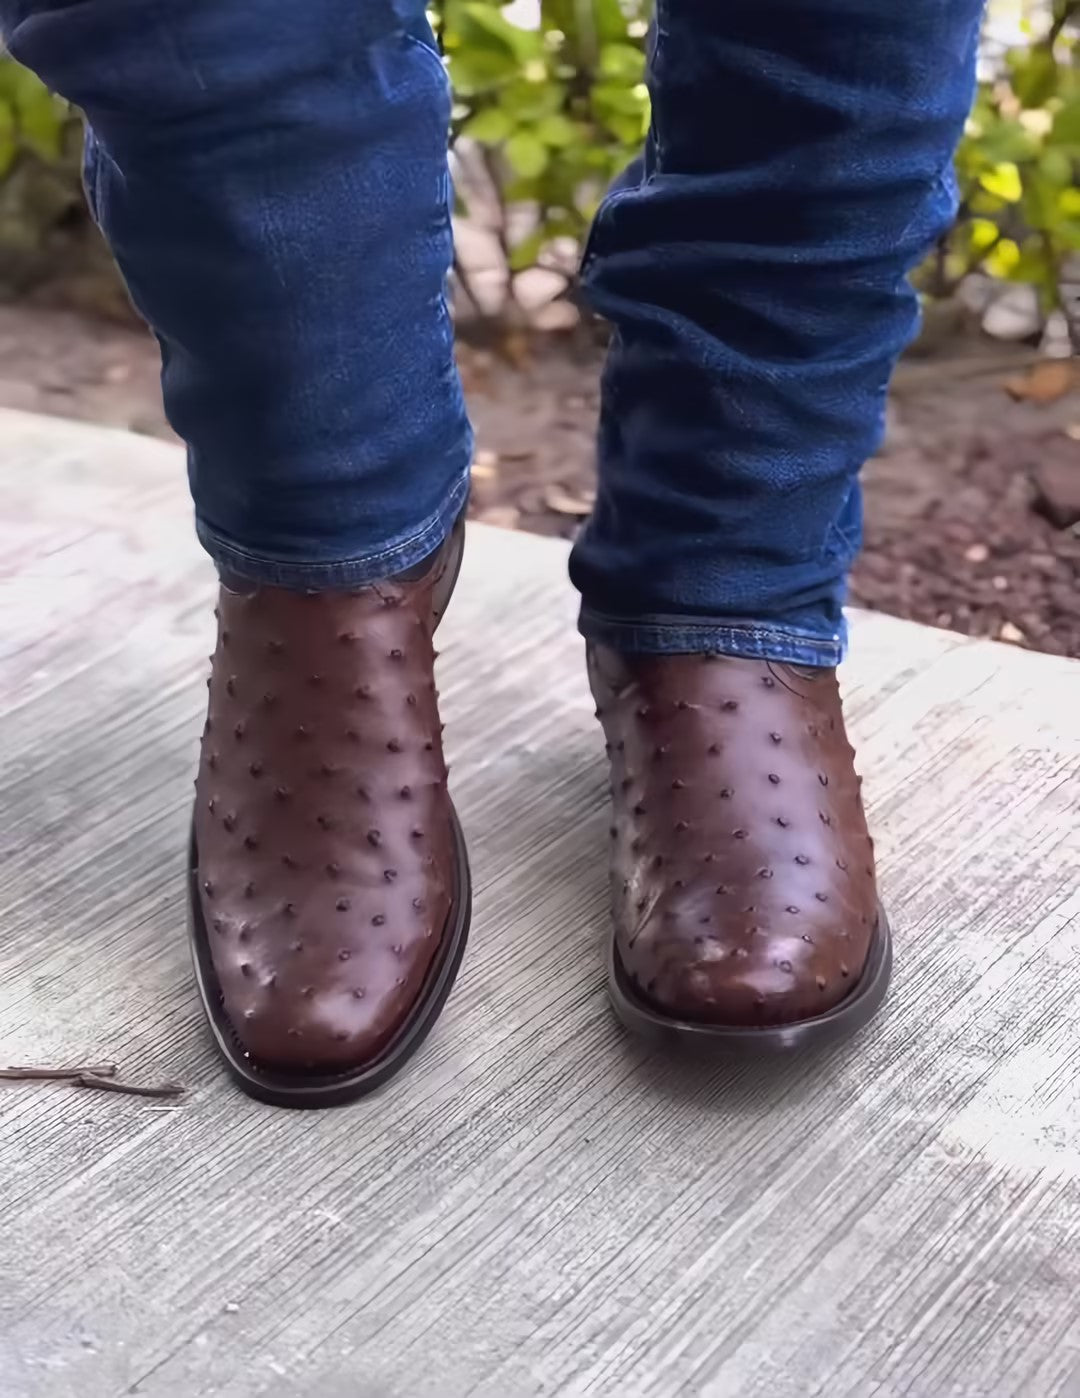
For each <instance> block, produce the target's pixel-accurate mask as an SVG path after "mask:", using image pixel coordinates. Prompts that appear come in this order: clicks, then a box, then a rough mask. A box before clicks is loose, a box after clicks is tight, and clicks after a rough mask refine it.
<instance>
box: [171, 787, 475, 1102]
mask: <svg viewBox="0 0 1080 1398" xmlns="http://www.w3.org/2000/svg"><path fill="white" fill-rule="evenodd" d="M452 820H453V838H454V851H455V864H454V867H455V890H454V899H453V902H452V903H451V905H450V915H449V917H448V919H447V922H446V925H445V927H444V928H443V935H442V938H441V940H440V942H439V950H438V952H437V953H436V957H435V960H434V961H433V962H432V964H431V967H430V968H429V970H428V973H427V976H426V977H425V979H424V984H423V986H422V987H421V990H420V994H419V995H418V996H417V999H416V1004H415V1005H414V1006H413V1009H412V1012H411V1013H410V1015H409V1017H408V1018H407V1019H406V1020H405V1022H404V1023H403V1024H402V1025H401V1027H400V1029H399V1030H398V1031H397V1033H396V1034H395V1035H394V1037H393V1038H392V1039H391V1041H390V1043H389V1044H387V1046H386V1047H385V1048H384V1049H383V1050H382V1052H381V1053H379V1054H378V1056H377V1057H375V1058H373V1059H371V1061H370V1062H368V1063H365V1064H363V1066H361V1067H358V1068H354V1069H345V1070H344V1071H342V1072H338V1073H325V1074H320V1073H315V1072H304V1071H303V1070H298V1071H296V1072H286V1071H283V1070H280V1069H277V1070H275V1069H273V1068H263V1067H260V1065H259V1064H258V1063H257V1062H256V1061H255V1060H254V1059H252V1058H251V1057H250V1055H249V1054H248V1053H247V1052H246V1051H245V1050H244V1048H243V1045H242V1044H241V1042H240V1039H239V1037H238V1036H237V1033H236V1030H235V1029H234V1028H233V1025H232V1021H231V1020H230V1019H229V1017H228V1015H227V1014H226V1013H225V1002H224V997H223V995H222V993H221V988H220V985H219V983H218V979H217V975H216V973H215V971H214V964H213V958H212V956H211V953H210V939H209V937H208V935H207V930H206V923H205V921H204V919H203V913H202V900H201V899H200V897H199V879H198V867H199V860H198V850H197V849H196V846H195V834H194V829H193V830H192V835H191V844H190V847H189V854H188V933H189V936H190V940H191V954H192V960H193V962H194V966H195V983H196V985H197V987H198V990H199V996H200V999H201V1000H202V1006H203V1010H204V1012H205V1014H206V1018H207V1022H208V1023H209V1025H210V1030H211V1033H212V1035H213V1038H214V1044H215V1047H216V1048H217V1051H218V1053H219V1054H220V1056H221V1058H222V1059H223V1060H224V1062H225V1066H226V1068H227V1069H228V1070H229V1073H230V1075H231V1076H232V1078H233V1079H234V1081H235V1082H236V1083H237V1084H238V1085H239V1086H240V1087H241V1088H242V1089H243V1090H244V1092H246V1093H247V1094H248V1096H249V1097H255V1098H257V1099H258V1100H259V1101H260V1102H267V1103H269V1104H270V1105H271V1106H273V1107H300V1108H311V1107H339V1106H343V1105H345V1104H346V1103H348V1102H355V1101H357V1100H358V1099H359V1098H361V1097H366V1096H367V1095H368V1093H370V1092H374V1091H375V1090H376V1089H377V1088H379V1087H381V1086H382V1085H383V1083H385V1082H387V1081H388V1080H389V1079H390V1078H392V1077H393V1076H394V1075H395V1074H397V1073H399V1072H400V1071H401V1069H402V1068H403V1067H404V1066H405V1064H406V1063H407V1062H408V1061H409V1059H410V1058H411V1057H412V1056H413V1054H414V1053H415V1052H416V1051H417V1049H418V1048H419V1047H420V1045H421V1044H422V1043H423V1042H424V1040H425V1039H426V1038H427V1036H428V1035H429V1034H430V1033H431V1031H432V1029H433V1028H434V1027H435V1023H436V1021H437V1020H438V1018H439V1016H440V1014H441V1013H442V1009H443V1006H444V1005H445V1004H446V1001H447V997H448V996H449V994H450V991H451V990H452V989H453V986H454V981H455V980H456V979H457V974H458V971H459V969H460V967H461V959H462V957H463V956H464V954H465V946H466V943H467V942H468V938H469V926H470V923H471V921H472V877H471V874H470V872H469V859H468V853H467V851H466V848H465V836H464V834H463V833H462V829H461V825H460V823H459V821H458V818H457V812H456V811H453V810H452Z"/></svg>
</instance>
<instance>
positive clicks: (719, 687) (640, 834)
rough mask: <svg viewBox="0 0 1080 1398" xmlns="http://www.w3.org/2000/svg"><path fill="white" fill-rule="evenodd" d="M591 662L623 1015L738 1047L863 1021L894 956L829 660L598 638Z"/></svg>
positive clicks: (646, 1028)
mask: <svg viewBox="0 0 1080 1398" xmlns="http://www.w3.org/2000/svg"><path fill="white" fill-rule="evenodd" d="M589 673H590V680H591V683H592V688H593V694H594V696H595V698H596V704H597V710H598V716H599V717H600V719H601V720H602V722H603V725H604V731H605V734H606V736H607V750H608V753H609V755H610V758H611V773H612V797H613V801H614V808H615V820H614V824H613V825H612V828H611V835H612V896H613V902H614V914H615V936H614V940H613V943H612V948H611V957H610V962H609V983H610V989H611V995H612V999H613V1002H614V1005H615V1008H616V1011H617V1012H618V1014H619V1016H620V1017H621V1018H622V1020H623V1021H624V1023H626V1024H627V1025H628V1026H629V1027H631V1028H633V1029H635V1030H637V1031H639V1032H642V1033H645V1034H648V1035H651V1036H657V1037H660V1038H663V1039H675V1040H680V1041H683V1042H692V1043H700V1044H705V1045H718V1046H724V1047H727V1048H732V1047H734V1048H745V1049H749V1050H774V1049H780V1050H783V1049H789V1048H799V1047H805V1046H809V1045H811V1044H818V1043H822V1042H825V1041H828V1040H831V1039H834V1038H838V1037H842V1036H843V1035H846V1034H849V1033H851V1032H853V1031H854V1030H856V1029H858V1028H860V1027H861V1026H862V1025H863V1024H865V1023H866V1022H867V1020H868V1019H869V1018H870V1017H871V1015H873V1014H874V1012H875V1011H876V1010H877V1009H878V1007H879V1006H880V1005H881V1002H882V1000H883V999H884V997H885V992H886V990H887V987H888V982H889V974H890V969H891V963H892V952H891V940H890V935H889V927H888V923H887V921H886V918H885V913H884V911H883V909H882V907H881V904H880V902H879V901H878V895H877V887H876V882H875V875H874V856H873V841H872V840H871V838H870V835H869V834H868V832H867V828H866V816H865V813H864V810H863V804H862V797H861V795H860V791H859V787H860V781H859V778H858V777H857V776H856V775H855V769H854V765H853V759H854V752H853V750H852V748H851V745H850V744H849V742H848V739H847V734H846V732H845V730H844V718H843V712H842V708H841V701H840V693H839V689H838V687H837V683H836V673H835V671H833V670H810V669H800V668H796V667H793V666H790V665H778V664H773V663H770V662H767V661H759V660H739V659H731V658H726V657H721V656H706V655H676V656H638V657H628V656H621V655H618V654H616V653H615V652H613V651H610V650H607V649H604V648H601V647H595V648H591V649H590V652H589Z"/></svg>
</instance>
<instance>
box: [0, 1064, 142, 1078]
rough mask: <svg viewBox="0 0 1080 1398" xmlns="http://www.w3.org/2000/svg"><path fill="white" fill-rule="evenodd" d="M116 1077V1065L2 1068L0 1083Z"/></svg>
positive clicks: (0, 1069)
mask: <svg viewBox="0 0 1080 1398" xmlns="http://www.w3.org/2000/svg"><path fill="white" fill-rule="evenodd" d="M115 1076H116V1064H115V1063H95V1064H83V1065H81V1066H80V1067H78V1068H51V1067H47V1068H20V1067H9V1068H0V1081H3V1082H74V1081H77V1079H79V1078H84V1077H93V1078H112V1077H115Z"/></svg>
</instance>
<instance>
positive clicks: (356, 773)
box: [0, 0, 471, 1102]
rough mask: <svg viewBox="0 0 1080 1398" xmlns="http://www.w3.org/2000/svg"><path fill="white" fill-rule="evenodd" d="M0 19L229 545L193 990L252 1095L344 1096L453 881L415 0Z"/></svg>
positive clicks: (444, 434)
mask: <svg viewBox="0 0 1080 1398" xmlns="http://www.w3.org/2000/svg"><path fill="white" fill-rule="evenodd" d="M0 32H2V33H3V35H4V37H5V39H6V41H7V42H8V44H9V45H10V48H11V50H12V52H13V53H14V54H15V56H16V57H18V58H19V59H21V60H22V61H23V62H25V63H26V64H28V65H29V66H30V67H32V68H34V69H35V70H36V71H37V72H38V73H39V74H40V75H41V76H42V77H43V79H44V80H45V81H46V82H47V83H48V84H49V85H50V86H51V87H53V88H54V89H55V90H57V91H58V92H60V93H61V94H63V95H64V96H65V97H67V98H69V99H70V100H72V101H73V102H76V103H78V104H79V105H80V106H81V107H82V108H83V110H84V112H85V113H86V116H87V120H88V125H89V128H90V131H91V134H90V137H89V141H88V153H87V177H88V178H87V184H88V191H89V196H90V200H91V203H92V206H93V209H94V212H95V215H96V217H97V218H98V221H99V222H100V224H101V226H102V228H103V230H104V232H105V234H106V237H107V238H108V240H109V242H110V244H111V246H112V249H113V251H114V253H115V255H116V258H117V261H118V263H119V265H120V268H121V270H122V271H123V274H124V276H125V278H126V280H127V283H128V286H129V288H130V290H131V292H132V296H133V298H134V300H135V302H136V305H137V306H138V308H139V309H140V310H141V312H142V313H143V314H144V316H145V317H146V319H147V320H148V321H149V323H150V325H151V326H152V328H153V330H154V331H155V333H156V334H157V337H158V339H159V341H160V343H161V348H162V359H163V384H164V393H165V401H166V407H167V410H168V413H169V417H170V420H171V422H172V423H173V425H174V427H175V428H176V429H177V431H178V432H179V433H180V435H181V436H182V437H183V438H184V439H185V440H186V442H187V444H188V448H189V461H190V477H191V487H192V494H193V497H194V501H195V508H196V515H197V523H198V529H199V534H200V537H201V539H202V541H203V543H204V544H205V546H206V547H207V549H208V551H209V552H210V554H211V555H212V557H213V558H214V560H215V561H216V563H217V564H218V567H219V570H220V571H221V574H222V580H223V586H222V590H221V598H220V603H219V627H218V644H217V652H216V655H215V657H214V669H213V675H212V678H211V681H210V684H211V689H210V710H209V718H208V720H207V725H206V734H205V736H204V740H203V750H202V761H201V766H200V772H199V779H198V784H197V803H196V816H195V826H194V831H195V845H194V848H195V850H196V863H195V865H194V867H193V872H192V886H191V917H192V924H193V934H194V937H195V944H196V951H197V954H198V956H197V959H198V966H199V979H200V986H201V989H202V992H203V996H204V1000H205V1003H206V1006H207V1009H208V1013H209V1015H210V1018H211V1020H212V1023H213V1026H214V1030H215V1033H216V1035H217V1038H218V1041H219V1044H220V1045H221V1047H222V1049H223V1051H224V1053H225V1055H226V1057H227V1058H228V1059H229V1061H230V1064H231V1066H232V1067H233V1070H234V1072H236V1074H237V1076H239V1077H240V1078H241V1079H242V1080H243V1081H244V1082H245V1084H246V1086H247V1087H248V1088H249V1089H250V1090H252V1091H255V1092H256V1093H258V1094H261V1095H265V1096H268V1097H270V1098H271V1099H273V1100H280V1101H290V1102H291V1101H297V1100H298V1099H302V1100H311V1101H325V1100H329V1099H332V1098H334V1097H337V1096H341V1095H349V1094H352V1095H355V1094H356V1093H357V1092H359V1091H361V1090H364V1089H366V1088H367V1087H370V1086H372V1085H373V1084H374V1083H375V1082H377V1081H379V1080H380V1079H381V1078H382V1077H384V1076H386V1075H387V1073H388V1072H389V1071H390V1070H392V1069H393V1068H394V1067H396V1066H397V1065H398V1063H400V1062H401V1061H402V1059H403V1058H404V1056H406V1055H407V1053H408V1052H409V1051H411V1049H412V1048H413V1047H415V1045H416V1043H418V1042H419V1039H420V1038H422V1036H423V1033H424V1032H425V1031H426V1029H427V1028H428V1027H430V1024H431V1022H432V1020H433V1018H434V1015H435V1013H437V1011H438V1009H439V1007H440V1006H441V1003H442V999H443V998H444V996H445V993H446V991H447V990H448V988H449V983H450V981H451V980H452V976H453V972H454V970H455V969H456V964H457V959H458V958H459V957H460V953H461V949H462V945H463V941H464V935H465V929H466V923H467V910H468V893H467V872H466V870H465V865H464V852H463V848H462V845H461V838H460V833H459V831H458V829H457V826H456V822H455V820H454V817H453V813H452V808H451V806H450V801H449V796H448V794H447V790H446V769H445V764H444V762H443V758H442V746H441V736H440V734H441V729H440V725H439V717H438V710H437V704H436V698H437V696H436V693H435V683H434V678H433V671H432V664H433V650H432V632H433V630H434V626H435V624H436V622H437V620H438V618H439V615H440V614H441V610H442V608H443V607H444V606H445V603H446V596H447V593H448V590H449V587H450V586H451V585H452V582H453V579H454V576H455V573H456V565H457V561H458V559H459V556H460V530H454V532H453V536H452V537H451V538H450V539H449V540H448V541H447V542H446V543H445V544H444V540H445V539H447V535H448V533H450V531H451V528H452V526H453V524H454V521H455V520H456V519H457V518H458V517H459V515H460V513H461V510H462V508H463V505H464V502H465V496H466V491H467V470H468V465H469V461H470V457H471V440H470V432H469V427H468V423H467V420H466V417H465V412H464V407H463V402H462V395H461V390H460V386H459V383H458V379H457V374H456V370H455V366H454V359H453V347H452V330H451V323H450V318H449V315H448V311H447V306H446V302H445V299H444V290H445V281H446V276H447V273H448V269H449V264H450V259H451V228H450V203H449V194H450V189H449V175H448V166H447V150H446V145H447V134H448V128H449V117H450V105H449V91H448V84H447V80H446V76H445V73H444V71H443V68H442V65H441V62H440V60H439V57H438V54H437V53H436V51H435V44H434V38H433V36H432V33H431V30H430V28H429V26H428V23H427V20H426V18H425V14H424V7H423V3H422V0H363V3H359V4H358V3H356V0H308V3H306V4H302V5H295V4H292V3H290V2H289V0H184V2H183V3H180V4H172V3H167V2H166V0H90V2H89V3H64V2H63V0H0ZM364 584H372V585H370V586H364Z"/></svg>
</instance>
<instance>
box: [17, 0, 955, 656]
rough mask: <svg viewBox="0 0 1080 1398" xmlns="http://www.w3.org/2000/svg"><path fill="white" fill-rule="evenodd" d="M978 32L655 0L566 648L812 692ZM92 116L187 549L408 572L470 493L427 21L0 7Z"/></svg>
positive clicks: (166, 6)
mask: <svg viewBox="0 0 1080 1398" xmlns="http://www.w3.org/2000/svg"><path fill="white" fill-rule="evenodd" d="M980 11H981V0H910V3H909V4H906V5H899V4H895V3H892V0H802V3H796V0H724V2H723V3H717V0H659V3H658V13H657V21H656V26H655V32H654V40H653V52H652V61H651V65H650V67H651V85H652V91H653V97H654V123H653V129H652V132H651V133H650V137H649V140H648V143H647V149H646V151H645V155H644V158H643V160H642V162H641V163H640V165H638V166H637V167H635V168H634V169H633V170H632V171H631V172H629V173H628V175H627V177H626V178H625V179H624V180H623V181H622V182H621V183H620V184H619V186H618V187H617V188H616V189H614V190H613V191H612V193H611V194H610V196H609V197H608V199H607V201H606V202H605V204H604V206H603V208H602V209H601V211H600V214H599V216H598V218H597V220H596V225H595V228H594V229H593V233H592V237H591V240H590V243H589V247H588V249H587V251H586V255H585V260H584V270H583V281H584V286H585V288H586V291H587V293H588V295H589V297H590V298H591V300H592V303H593V304H594V305H595V307H596V308H597V309H598V310H599V311H600V312H602V313H603V315H605V316H606V317H607V318H608V319H609V320H610V321H611V323H612V325H613V328H614V337H613V342H612V348H611V353H610V356H609V359H608V364H607V368H606V372H605V376H604V389H603V405H602V411H601V423H600V436H599V470H600V485H599V499H598V502H597V508H596V512H595V516H594V518H593V519H592V521H591V523H590V524H589V525H588V527H587V528H586V530H585V531H584V533H583V535H582V537H581V538H580V540H579V542H578V544H577V547H576V548H575V550H574V554H573V560H572V575H573V577H574V580H575V582H576V583H577V585H578V587H579V588H580V590H581V592H582V596H583V608H582V629H583V631H584V632H585V634H586V635H587V636H589V637H591V638H593V639H597V640H602V641H605V642H608V643H610V644H612V645H614V646H616V647H618V648H621V649H624V650H639V651H684V650H693V651H716V652H724V653H729V654H736V655H750V656H764V657H771V658H774V659H777V660H786V661H791V662H799V663H805V664H820V665H829V664H833V663H835V662H836V660H837V659H838V658H839V656H840V653H841V649H842V645H843V619H842V612H841V604H842V601H843V596H844V586H845V578H846V574H847V571H848V568H849V566H850V564H851V562H852V560H853V557H854V555H855V552H856V550H857V548H858V546H859V540H860V522H861V509H860V495H859V484H858V472H859V468H860V466H861V465H862V463H863V461H864V460H865V459H866V457H867V456H868V455H869V454H871V453H872V452H873V451H874V449H875V447H876V445H877V443H878V440H879V437H880V432H881V425H882V419H883V407H884V397H885V392H886V386H887V383H888V379H889V374H890V371H891V369H892V367H893V364H894V362H895V360H896V357H897V355H898V354H899V353H900V351H901V349H902V348H903V346H904V345H905V343H906V342H907V341H908V340H909V339H910V337H911V335H912V334H913V332H914V329H915V325H916V321H917V306H916V301H915V297H914V295H913V293H912V291H911V290H910V288H909V286H908V283H907V280H906V277H907V273H908V272H909V270H910V269H911V268H912V266H913V265H914V264H915V263H916V262H918V260H919V259H920V258H921V257H922V256H923V254H924V252H925V251H926V249H927V248H928V246H929V245H930V244H931V243H932V241H933V240H934V239H935V238H936V237H937V236H938V235H939V234H940V233H941V231H942V230H943V229H944V228H945V227H946V226H947V225H948V223H949V220H950V218H951V217H952V214H953V208H954V191H953V184H952V176H951V159H952V154H953V149H954V146H955V143H956V141H957V140H958V138H959V135H960V132H961V129H962V125H963V122H964V119H965V116H966V114H967V111H968V108H969V105H970V102H971V98H972V92H973V82H974V64H975V51H976V42H977V34H978V28H979V19H980ZM0 31H2V32H3V34H4V35H5V37H6V38H7V40H8V42H9V44H10V47H11V49H12V51H13V52H14V53H15V55H16V57H18V58H20V59H21V60H22V61H23V62H25V63H26V64H28V65H29V66H30V67H31V68H34V69H35V70H36V71H37V72H38V73H39V74H40V75H41V76H42V77H43V78H44V80H45V81H46V82H47V83H48V84H49V85H50V86H51V87H53V88H54V89H56V90H57V91H58V92H60V93H62V94H63V95H64V96H66V97H68V98H70V99H71V100H72V101H73V102H76V103H78V104H79V105H80V106H81V107H82V108H83V110H84V111H85V113H86V116H87V120H88V125H89V128H90V135H89V139H88V148H87V177H88V178H87V184H88V189H89V193H90V198H91V202H92V205H93V209H94V212H95V215H96V217H97V219H98V221H99V222H100V224H101V226H102V228H103V230H104V232H105V234H106V236H107V238H108V239H109V242H110V244H111V246H112V248H113V251H114V252H115V255H116V258H117V261H118V262H119V265H120V267H121V269H122V271H123V274H124V276H125V278H126V280H127V283H128V286H129V288H130V290H131V294H132V296H133V298H134V300H135V303H136V305H137V306H138V308H139V310H140V311H141V312H142V314H143V315H144V316H145V317H146V319H147V320H148V321H149V323H150V325H151V326H152V327H153V329H154V331H155V333H156V335H157V337H158V340H159V341H160V344H161V350H162V361H163V385H164V394H165V403H166V408H167V411H168V414H169V418H170V421H171V422H172V423H173V425H174V427H175V428H176V430H177V431H178V433H179V434H180V435H181V436H182V437H183V438H184V439H185V440H186V442H187V444H188V448H189V461H190V477H191V490H192V495H193V497H194V501H195V509H196V517H197V524H198V530H199V534H200V537H201V539H202V541H203V543H204V545H205V546H206V548H207V549H208V550H209V552H210V553H211V555H212V556H213V557H214V559H215V560H216V561H217V563H218V564H219V566H221V567H223V568H226V569H228V570H229V571H231V572H233V573H239V574H241V575H244V576H247V577H249V578H252V579H256V580H263V581H267V582H274V583H278V584H283V585H285V586H292V587H297V588H312V587H314V588H322V587H326V588H333V587H340V586H348V585H352V584H357V583H361V582H364V581H367V580H370V579H374V578H378V577H380V576H385V575H386V574H387V573H390V572H394V571H398V570H402V569H405V568H408V567H410V566H412V565H414V564H416V563H418V562H419V561H421V560H422V559H423V558H424V557H426V556H427V555H428V554H429V553H430V552H431V551H432V550H433V549H434V548H435V547H436V546H437V544H438V543H439V542H440V540H441V539H442V537H443V536H444V534H445V533H446V531H447V529H448V528H449V526H450V524H451V522H452V520H453V519H454V518H455V516H456V515H457V514H458V513H459V511H460V509H461V507H462V505H463V503H464V501H465V498H466V494H467V490H468V467H469V461H470V458H471V454H472V441H471V434H470V430H469V424H468V419H467V417H466V413H465V407H464V403H463V400H462V394H461V388H460V384H459V382H458V378H457V373H456V370H455V367H454V360H453V346H452V328H451V323H450V318H449V315H448V312H447V305H446V295H445V286H446V277H447V271H448V268H449V265H450V261H451V239H452V233H451V227H450V212H449V210H450V181H449V176H448V171H447V156H446V135H447V128H448V123H449V116H450V96H449V92H448V88H447V81H446V76H445V73H444V70H443V67H442V65H441V63H440V61H439V58H438V55H437V52H436V48H435V42H434V39H433V36H432V33H431V30H430V28H429V27H428V23H427V20H426V18H425V15H424V8H423V3H422V0H305V3H303V4H296V3H295V0H0Z"/></svg>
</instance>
